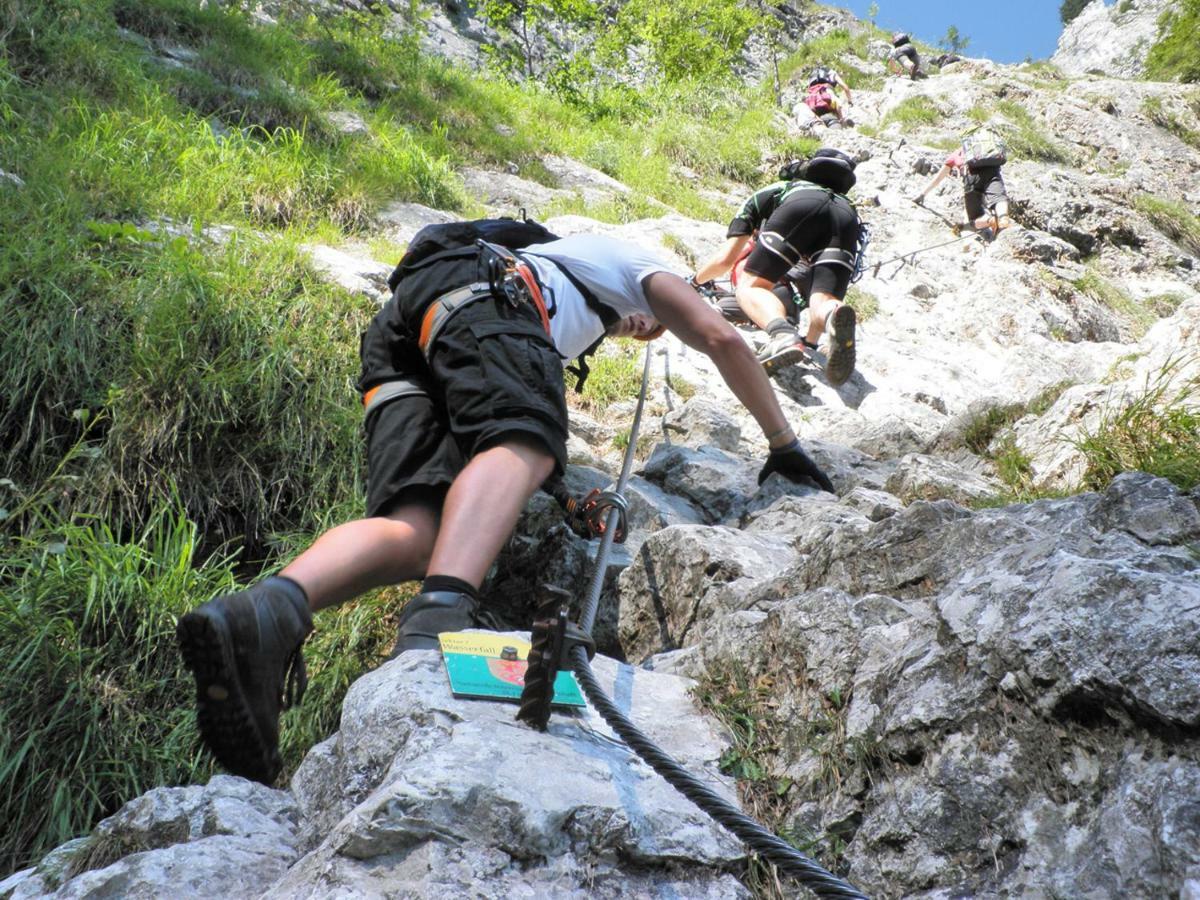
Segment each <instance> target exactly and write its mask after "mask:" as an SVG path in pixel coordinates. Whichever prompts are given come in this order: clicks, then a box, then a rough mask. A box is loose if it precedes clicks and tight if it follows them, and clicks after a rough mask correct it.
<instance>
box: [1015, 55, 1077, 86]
mask: <svg viewBox="0 0 1200 900" xmlns="http://www.w3.org/2000/svg"><path fill="white" fill-rule="evenodd" d="M1021 71H1022V72H1028V73H1029V74H1031V75H1036V76H1037V77H1038V85H1039V87H1043V88H1045V87H1051V88H1064V87H1066V85H1067V82H1068V79H1067V76H1066V75H1064V74H1063V72H1062V69H1060V68H1059V67H1058V66H1056V65H1055V64H1054V63H1052V62H1050V61H1049V60H1046V59H1039V60H1037V61H1036V62H1031V63H1024V64H1023V65H1022V66H1021Z"/></svg>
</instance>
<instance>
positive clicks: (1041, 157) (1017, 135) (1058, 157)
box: [996, 100, 1074, 165]
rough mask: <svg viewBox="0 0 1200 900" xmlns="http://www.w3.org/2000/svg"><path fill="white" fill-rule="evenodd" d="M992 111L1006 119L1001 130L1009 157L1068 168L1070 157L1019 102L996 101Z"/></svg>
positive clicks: (1069, 152)
mask: <svg viewBox="0 0 1200 900" xmlns="http://www.w3.org/2000/svg"><path fill="white" fill-rule="evenodd" d="M996 111H997V112H998V113H999V114H1000V115H1001V116H1002V117H1003V118H1004V119H1005V120H1006V122H1007V123H1008V125H1007V127H1002V128H1001V131H1002V133H1003V135H1004V139H1005V141H1006V142H1007V143H1008V149H1009V156H1010V158H1017V159H1031V160H1037V161H1039V162H1049V163H1059V164H1061V165H1071V164H1073V162H1074V154H1073V153H1072V152H1071V151H1070V150H1069V149H1067V148H1066V147H1064V146H1062V145H1061V144H1059V143H1058V142H1057V141H1055V140H1054V139H1053V138H1051V137H1049V136H1047V134H1046V128H1047V127H1048V126H1045V125H1043V124H1042V123H1040V122H1038V121H1037V120H1036V119H1035V118H1034V117H1033V115H1032V114H1031V113H1030V112H1029V110H1027V109H1026V108H1025V107H1024V106H1022V105H1021V104H1020V103H1017V102H1016V101H1013V100H1000V101H999V102H997V103H996Z"/></svg>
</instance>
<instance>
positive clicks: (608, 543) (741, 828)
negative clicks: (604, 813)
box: [571, 344, 868, 900]
mask: <svg viewBox="0 0 1200 900" xmlns="http://www.w3.org/2000/svg"><path fill="white" fill-rule="evenodd" d="M649 380H650V345H649V344H647V345H646V362H645V365H644V366H643V368H642V389H641V393H640V394H639V395H638V403H637V409H636V411H635V412H634V414H633V424H632V425H631V426H630V429H629V446H628V447H627V448H626V450H625V461H624V463H623V464H622V466H621V476H620V478H618V479H617V485H616V488H615V489H614V490H615V491H616V493H618V494H620V493H621V492H622V491H623V490H624V489H625V483H626V482H627V481H628V480H629V473H630V471H631V470H632V468H633V454H634V448H635V447H636V446H637V436H638V428H639V427H640V426H641V420H642V408H643V407H644V406H645V403H646V385H647V384H648V383H649ZM617 514H618V513H617V510H616V509H613V510H611V511H610V512H609V514H608V527H606V528H605V529H604V537H603V539H602V540H601V542H600V549H599V551H598V552H597V553H596V563H595V569H594V570H593V572H592V579H591V582H590V584H589V585H588V593H587V596H586V597H585V600H584V606H583V616H582V619H581V622H582V626H583V630H584V631H586V632H589V633H590V632H591V630H592V625H593V624H594V623H595V621H596V610H597V609H598V608H599V606H600V591H601V589H602V588H603V585H604V570H605V564H606V563H607V561H608V554H609V552H610V551H611V549H612V543H613V534H614V533H615V531H616V527H615V525H616V523H615V517H616V516H617ZM571 667H572V669H573V670H574V672H575V677H576V678H577V679H578V681H579V686H580V688H581V689H582V690H583V693H584V694H585V695H586V696H587V699H588V702H589V703H591V705H592V707H593V708H594V709H595V710H596V711H597V712H598V713H600V717H601V718H603V719H604V721H605V722H607V723H608V726H609V727H610V728H612V730H613V731H614V732H616V733H617V735H618V736H619V737H620V738H621V740H623V741H624V742H625V743H626V745H628V746H629V748H630V749H631V750H633V752H634V753H636V754H637V755H638V756H639V757H641V759H642V760H643V761H644V762H645V763H646V764H647V765H648V766H650V768H652V769H653V770H654V771H655V772H657V773H658V774H659V775H661V776H662V777H663V778H664V779H665V780H666V781H667V783H668V784H670V785H671V786H672V787H673V788H675V789H676V790H677V791H679V793H681V794H683V796H685V797H687V798H688V799H689V800H691V801H692V802H693V803H695V804H696V806H698V807H700V809H701V810H703V811H704V812H705V813H707V814H708V815H710V816H712V818H713V819H714V820H715V821H716V822H717V823H718V824H720V825H721V826H722V827H724V828H725V829H726V830H728V831H729V832H730V833H731V834H733V835H734V836H735V837H737V838H738V840H740V841H741V842H742V843H744V844H745V845H746V846H748V847H749V848H750V849H751V850H753V851H754V852H755V853H757V854H759V855H760V856H762V857H763V858H764V859H766V860H768V861H770V862H772V863H774V864H775V865H776V866H777V867H778V868H779V869H780V870H781V871H783V872H786V873H787V874H788V875H791V876H793V877H794V878H796V879H797V880H798V881H800V883H801V884H804V885H805V886H806V887H808V888H809V889H810V890H812V891H813V893H815V894H816V895H817V896H818V897H843V898H851V900H868V898H867V895H866V894H864V893H862V892H861V891H859V890H858V889H857V888H855V887H854V886H852V885H851V884H850V883H849V882H847V881H844V880H842V879H841V878H839V877H838V876H836V875H834V874H833V873H832V872H830V871H828V870H826V869H824V868H822V867H821V866H820V865H819V864H818V863H816V862H815V861H813V860H811V859H809V858H808V857H807V856H805V855H804V854H803V853H801V852H800V851H799V850H797V849H796V848H795V847H793V846H792V845H791V844H789V843H788V842H787V841H785V840H783V839H782V838H780V837H778V836H777V835H774V834H772V833H771V832H770V831H768V830H767V829H766V828H764V827H763V826H762V825H760V824H759V823H758V822H756V821H754V820H753V819H752V818H750V817H749V816H747V815H746V814H745V813H743V812H742V811H741V810H740V809H738V808H737V807H736V806H734V805H733V804H732V803H730V802H729V801H728V800H726V799H725V798H723V797H722V796H720V795H719V794H717V793H716V792H715V791H713V790H712V788H710V787H708V786H707V785H706V784H704V782H702V781H700V780H699V779H698V778H696V777H695V776H694V775H692V774H691V773H690V772H688V771H687V770H686V769H685V768H683V766H681V765H679V763H677V762H676V761H675V760H674V759H672V758H671V757H670V756H669V755H668V754H667V753H666V752H665V751H664V750H663V749H662V748H661V747H659V746H658V745H657V744H655V743H654V741H652V740H650V738H648V737H646V735H645V734H643V733H642V732H641V731H640V730H639V729H638V728H637V726H636V725H634V724H633V722H631V721H630V720H629V719H628V718H627V717H626V716H625V714H624V713H622V712H621V710H619V709H618V708H617V706H616V705H615V704H614V703H613V702H612V700H611V699H609V697H608V695H607V694H605V693H604V689H603V688H601V687H600V682H598V681H597V680H596V676H595V673H593V672H592V667H591V665H590V664H589V663H588V658H587V651H585V650H584V648H583V647H581V646H578V645H576V646H575V647H572V648H571Z"/></svg>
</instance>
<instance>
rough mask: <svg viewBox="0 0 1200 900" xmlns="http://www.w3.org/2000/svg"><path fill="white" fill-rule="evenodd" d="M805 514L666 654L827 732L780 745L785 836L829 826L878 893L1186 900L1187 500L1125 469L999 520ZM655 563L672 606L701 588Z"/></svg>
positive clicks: (684, 572) (943, 508)
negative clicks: (786, 541)
mask: <svg viewBox="0 0 1200 900" xmlns="http://www.w3.org/2000/svg"><path fill="white" fill-rule="evenodd" d="M781 502H783V501H781ZM808 518H809V520H810V522H811V523H812V524H811V525H810V526H809V527H808V528H807V529H806V530H805V531H804V533H803V534H802V536H800V538H799V539H798V540H797V541H796V542H795V544H794V549H795V553H796V557H795V561H794V562H793V563H792V564H791V565H790V566H789V567H788V568H787V569H786V570H785V571H784V572H782V573H781V574H778V575H774V576H769V577H767V578H766V579H765V580H762V581H759V582H757V583H756V584H754V585H753V586H751V587H749V588H748V589H746V590H743V591H741V592H724V593H722V594H721V595H720V596H721V602H712V601H710V602H708V603H707V604H706V609H707V610H708V614H707V615H706V616H704V617H697V622H696V624H695V625H693V627H691V628H690V629H688V630H687V631H683V632H679V634H681V635H682V640H683V642H684V643H686V644H687V645H689V646H690V647H691V648H693V649H692V650H691V651H690V653H689V654H688V655H687V656H686V657H685V658H684V659H683V660H681V659H680V658H679V657H678V655H677V654H675V655H673V667H674V668H676V669H682V670H683V671H689V672H691V673H693V674H697V675H706V674H707V677H709V678H716V679H718V680H719V679H721V678H722V677H724V676H723V675H722V673H724V672H727V671H728V670H729V669H730V667H733V666H744V667H746V671H747V673H748V675H749V677H751V678H765V679H770V681H771V683H773V684H774V685H775V686H776V691H775V693H774V696H773V703H774V704H777V705H776V706H775V708H774V712H773V713H769V714H767V715H766V716H764V718H768V719H769V718H770V717H771V716H774V717H777V720H778V724H782V723H789V722H809V723H811V722H818V721H820V722H825V723H826V724H825V725H824V726H823V728H824V729H825V730H826V731H827V733H828V734H830V735H831V736H832V737H831V738H829V739H826V740H813V739H811V738H810V739H809V740H807V741H804V740H797V741H796V742H795V743H791V742H785V743H784V745H783V746H780V747H778V748H777V749H776V750H775V751H774V753H773V759H772V762H773V764H774V767H775V768H776V770H777V771H779V772H780V773H784V774H786V775H787V776H788V777H789V778H791V779H792V781H793V783H794V785H795V787H794V789H793V791H792V792H791V793H789V797H790V798H791V807H790V808H791V814H792V816H793V817H794V821H795V823H796V826H797V827H801V828H804V829H806V830H808V831H810V832H811V833H814V834H837V835H839V836H840V839H841V840H842V841H844V842H845V843H844V845H843V847H842V849H841V856H842V857H843V858H844V859H845V860H846V861H847V862H848V863H849V866H850V871H851V873H852V874H853V876H854V877H855V878H856V879H857V880H858V882H859V884H860V885H861V886H863V887H864V888H865V889H866V890H867V892H868V893H869V894H870V895H871V896H879V897H901V896H904V897H912V896H929V897H934V896H936V897H945V896H989V897H1018V896H1035V895H1044V894H1053V893H1060V894H1061V895H1064V896H1088V897H1093V896H1094V897H1116V896H1121V897H1147V898H1148V897H1164V896H1175V895H1176V894H1177V893H1178V892H1179V891H1180V890H1181V888H1182V885H1183V884H1184V882H1185V880H1186V879H1187V878H1188V877H1192V876H1190V875H1189V871H1190V870H1191V869H1192V868H1193V867H1195V866H1196V865H1197V864H1198V862H1200V799H1198V798H1200V794H1198V793H1197V791H1196V787H1197V785H1200V690H1197V686H1198V685H1200V561H1198V559H1197V557H1196V554H1195V547H1196V542H1197V540H1198V539H1200V492H1193V493H1192V494H1190V495H1185V494H1181V493H1180V492H1179V491H1178V490H1176V489H1175V488H1174V487H1173V486H1172V485H1170V483H1169V482H1166V481H1164V480H1162V479H1155V478H1152V477H1150V476H1147V475H1141V474H1132V475H1125V476H1121V477H1119V478H1118V479H1117V480H1116V481H1115V482H1113V484H1112V486H1111V487H1110V488H1109V489H1108V490H1107V491H1105V492H1104V493H1102V494H1083V495H1079V496H1076V497H1072V498H1069V499H1066V500H1053V501H1040V502H1038V503H1034V504H1030V505H1028V506H1020V507H1010V508H1008V509H1005V510H988V511H984V512H978V513H974V514H972V513H970V512H968V511H967V510H965V509H963V508H962V507H958V506H955V505H953V504H950V503H948V502H946V501H939V502H937V503H933V504H928V503H915V504H913V505H911V506H910V507H908V508H907V509H905V510H904V511H902V512H899V513H896V514H895V515H893V516H890V517H888V518H886V519H883V520H882V521H879V522H875V523H872V522H870V521H869V520H868V519H867V518H865V517H864V516H861V515H860V514H858V513H856V512H853V511H850V510H848V509H846V508H845V507H843V506H839V505H822V506H819V507H817V508H815V509H814V510H812V511H811V512H810V514H809V516H808ZM676 530H678V529H667V530H666V531H665V532H663V533H662V535H663V538H664V539H665V537H666V536H667V535H669V534H670V533H671V532H673V531H676ZM649 546H650V544H649V542H648V543H647V545H646V547H649ZM718 546H720V545H719V544H714V543H711V542H710V544H709V547H710V548H716V547H718ZM646 547H644V548H643V557H640V558H639V559H638V560H637V561H636V562H635V563H634V566H633V568H632V569H631V570H630V571H629V572H627V573H626V574H625V575H624V576H622V585H623V587H624V586H629V587H631V588H632V587H633V586H634V585H635V584H637V580H638V578H639V577H645V576H642V575H639V572H640V570H641V569H647V570H648V569H649V568H650V562H649V560H647V559H645V553H646ZM676 559H677V560H678V561H679V562H678V564H673V561H674V560H676ZM733 564H734V561H733V559H732V558H726V559H725V560H724V561H722V560H721V559H720V558H719V557H717V558H715V559H712V560H711V561H710V562H709V563H708V567H707V569H706V571H709V570H714V569H717V568H718V567H719V566H721V565H724V566H730V565H733ZM653 570H654V584H655V587H654V589H653V590H652V591H651V592H650V594H651V597H652V598H653V600H654V602H655V603H658V602H659V601H658V598H660V597H661V598H662V601H661V602H662V605H663V607H664V608H666V609H667V610H671V609H673V608H674V606H673V604H672V602H671V600H670V599H669V598H671V597H672V596H673V595H674V594H675V592H676V591H677V590H679V591H682V592H684V593H687V594H688V595H689V596H692V597H698V596H708V595H705V594H702V593H701V592H700V591H699V590H697V589H695V588H694V587H692V586H691V585H690V584H688V583H687V580H688V579H692V578H694V577H695V576H694V572H695V567H694V566H692V565H689V559H688V557H687V556H686V555H685V554H675V555H671V554H661V555H657V556H655V557H654V565H653ZM623 599H626V598H624V597H623ZM635 621H636V620H635V619H633V618H632V617H631V619H630V624H631V625H632V624H634V623H635ZM622 622H623V624H624V623H625V619H624V618H623V620H622ZM638 632H639V636H640V644H638V645H637V646H639V648H640V649H641V651H642V652H643V653H644V652H647V651H648V650H649V649H652V648H653V649H670V648H671V646H672V645H671V644H669V643H668V641H667V640H666V639H665V638H664V632H663V631H662V629H661V628H658V627H657V623H654V622H646V623H644V624H642V625H641V627H640V628H639V629H638ZM831 697H836V698H837V700H836V702H834V703H832V705H831V701H830V699H829V698H831ZM831 710H832V711H831ZM831 716H832V718H833V720H834V721H833V722H832V723H830V721H829V720H830V718H831ZM761 727H764V728H769V727H771V725H769V724H765V723H764V724H763V725H762V726H761ZM797 730H800V729H795V728H794V729H793V731H792V732H788V733H794V732H795V731H797ZM830 766H836V768H837V772H838V778H837V780H836V781H835V782H831V781H830V780H829V777H828V771H829V767H830Z"/></svg>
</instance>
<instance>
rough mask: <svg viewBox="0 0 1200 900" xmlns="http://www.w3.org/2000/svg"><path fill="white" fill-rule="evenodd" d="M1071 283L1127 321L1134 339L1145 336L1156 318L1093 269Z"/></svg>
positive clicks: (1142, 305)
mask: <svg viewBox="0 0 1200 900" xmlns="http://www.w3.org/2000/svg"><path fill="white" fill-rule="evenodd" d="M1071 283H1072V284H1073V285H1074V286H1075V289H1076V290H1078V291H1080V292H1081V293H1083V294H1085V295H1086V296H1088V297H1090V298H1091V299H1092V300H1095V301H1096V302H1097V303H1099V304H1101V305H1102V306H1105V307H1107V308H1108V309H1111V310H1112V311H1113V312H1115V313H1117V314H1118V315H1120V316H1121V317H1123V318H1124V319H1126V320H1128V321H1129V323H1130V326H1131V329H1132V334H1133V336H1134V337H1141V336H1142V335H1143V334H1145V333H1146V330H1147V329H1148V328H1149V327H1150V326H1151V325H1152V324H1154V322H1155V320H1156V318H1157V316H1156V313H1155V311H1154V310H1153V309H1151V308H1150V307H1149V305H1148V304H1146V303H1145V302H1144V301H1141V302H1139V301H1138V300H1135V299H1134V298H1133V297H1131V296H1130V295H1129V294H1128V293H1126V292H1125V291H1123V290H1122V289H1121V288H1119V287H1117V286H1116V285H1115V284H1113V283H1112V282H1111V281H1109V280H1108V279H1107V278H1105V277H1104V276H1103V275H1101V274H1100V273H1099V272H1098V271H1097V270H1096V269H1095V268H1089V269H1088V270H1087V271H1086V272H1084V273H1083V275H1081V276H1080V277H1079V278H1077V279H1075V280H1074V281H1072V282H1071Z"/></svg>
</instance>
